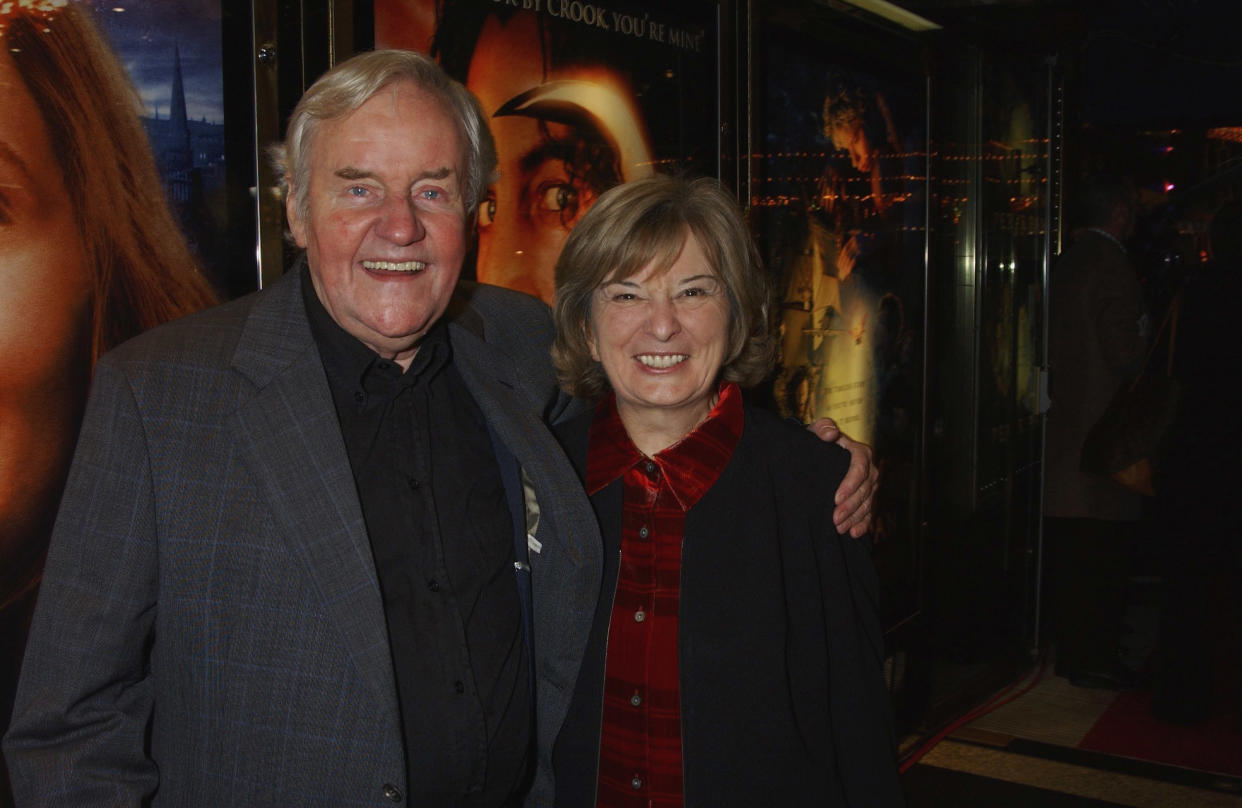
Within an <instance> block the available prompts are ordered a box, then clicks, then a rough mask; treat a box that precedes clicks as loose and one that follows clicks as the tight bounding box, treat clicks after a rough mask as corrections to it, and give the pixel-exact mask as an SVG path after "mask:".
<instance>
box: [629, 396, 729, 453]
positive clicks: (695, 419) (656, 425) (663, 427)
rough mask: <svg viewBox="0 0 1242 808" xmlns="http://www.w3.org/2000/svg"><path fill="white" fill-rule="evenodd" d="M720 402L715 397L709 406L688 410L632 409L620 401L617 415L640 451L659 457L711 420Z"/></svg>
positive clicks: (710, 400) (696, 406) (705, 403)
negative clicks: (708, 419)
mask: <svg viewBox="0 0 1242 808" xmlns="http://www.w3.org/2000/svg"><path fill="white" fill-rule="evenodd" d="M719 399H720V396H719V394H715V395H713V396H712V397H711V398H710V399H708V400H707V401H706V402H702V403H699V404H697V405H692V406H688V407H686V408H684V409H682V408H671V407H670V408H663V407H660V408H653V407H628V406H626V405H624V404H622V402H621V401H619V400H618V401H617V415H619V416H620V417H621V423H622V424H623V425H624V426H625V431H626V434H628V435H629V436H630V440H632V441H633V442H634V446H635V447H637V449H638V451H640V452H642V453H643V454H644V455H646V456H647V457H655V455H657V454H658V453H660V452H662V451H664V450H665V449H667V448H668V447H670V446H672V445H673V444H675V443H678V442H679V441H681V439H682V438H684V437H685V436H686V435H689V434H690V433H691V432H693V431H694V429H695V427H697V426H698V425H699V424H701V423H703V422H704V421H705V420H707V416H708V415H711V412H712V408H714V407H715V406H716V402H717V401H718V400H719Z"/></svg>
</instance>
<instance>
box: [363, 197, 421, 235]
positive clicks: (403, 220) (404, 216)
mask: <svg viewBox="0 0 1242 808" xmlns="http://www.w3.org/2000/svg"><path fill="white" fill-rule="evenodd" d="M375 232H376V233H377V234H378V235H380V236H381V237H382V238H384V239H386V240H388V241H391V242H392V243H393V244H413V243H414V242H416V241H420V240H422V238H423V236H424V235H426V232H427V231H426V229H425V228H424V227H423V223H422V221H421V220H420V219H419V215H418V210H417V209H416V208H415V206H414V200H412V199H410V198H409V197H408V196H392V197H389V198H388V199H386V200H384V206H383V208H382V209H381V211H380V218H379V221H378V222H376V225H375Z"/></svg>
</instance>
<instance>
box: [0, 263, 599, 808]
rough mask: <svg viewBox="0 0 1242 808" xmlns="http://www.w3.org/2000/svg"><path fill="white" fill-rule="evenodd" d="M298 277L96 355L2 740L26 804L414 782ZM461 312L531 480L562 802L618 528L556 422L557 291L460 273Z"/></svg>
mask: <svg viewBox="0 0 1242 808" xmlns="http://www.w3.org/2000/svg"><path fill="white" fill-rule="evenodd" d="M300 277H301V273H300V272H292V273H289V274H288V275H287V276H286V277H284V278H282V279H281V280H280V281H279V282H277V283H276V284H274V285H273V286H272V287H271V288H270V289H268V290H265V291H263V292H260V293H257V294H255V295H252V296H249V297H246V298H243V299H241V300H238V301H234V302H233V303H229V304H226V305H224V306H219V307H217V308H214V309H211V310H209V311H206V312H203V313H201V314H198V315H195V316H192V317H188V318H185V319H183V320H180V321H177V322H174V323H170V324H167V325H165V326H162V327H160V328H158V329H155V330H153V331H151V332H148V333H147V334H145V335H143V336H141V337H139V338H137V339H135V340H132V341H130V342H129V343H127V344H126V345H124V346H122V347H121V348H119V349H117V350H116V351H113V352H112V353H111V354H109V355H108V356H106V357H104V358H103V359H102V360H101V361H100V362H99V365H98V367H97V368H96V371H95V379H94V382H93V387H92V391H91V396H90V401H89V403H88V406H87V413H86V418H85V421H84V423H83V426H82V433H81V437H80V438H79V442H78V449H77V454H76V456H75V458H74V462H73V466H72V469H71V471H70V475H69V481H68V485H67V488H66V491H65V495H64V498H63V501H62V506H61V510H60V514H59V516H58V519H57V524H56V529H55V531H54V534H53V537H52V543H51V550H50V553H49V557H48V563H47V569H46V572H45V575H44V579H43V588H42V591H41V593H40V596H39V602H38V606H37V609H36V612H35V617H34V624H33V628H32V631H31V636H30V642H29V647H28V650H27V653H26V658H25V666H24V670H23V674H22V679H21V683H20V685H19V690H18V695H17V705H16V709H15V711H14V717H13V722H12V727H11V729H10V731H9V734H8V736H7V737H6V739H5V753H6V756H7V758H8V762H9V766H10V770H11V773H12V779H13V787H14V790H15V793H16V796H17V800H18V805H21V806H24V805H41V806H42V805H66V806H74V808H80V807H81V806H93V805H108V806H117V805H137V804H142V803H145V802H147V801H148V800H149V801H150V803H151V804H154V805H176V806H211V808H220V807H221V806H233V805H236V806H261V805H298V806H303V805H322V806H346V805H391V804H395V803H398V802H401V800H402V798H401V795H403V794H404V793H405V792H406V783H405V764H404V753H403V750H402V741H401V727H400V718H399V712H398V708H397V697H396V686H395V683H394V681H393V672H392V661H391V655H390V652H389V646H388V636H387V631H386V628H385V621H384V611H383V606H382V604H381V599H380V591H379V585H378V582H377V578H376V572H375V567H374V562H373V561H372V557H371V547H370V543H369V541H368V538H367V534H366V530H365V527H364V524H363V518H362V511H361V507H360V505H359V502H358V496H357V493H356V490H355V486H354V479H353V475H352V473H351V471H350V466H349V460H348V458H347V456H346V452H345V446H344V443H343V441H342V438H341V432H340V428H339V425H338V422H337V418H336V413H335V410H334V408H333V404H332V398H331V394H330V391H329V389H328V384H327V381H326V378H325V376H324V372H323V368H322V365H321V363H320V359H319V354H318V351H317V348H316V346H315V342H314V340H313V338H312V336H311V332H310V328H309V326H308V324H307V320H306V314H305V309H304V307H303V303H302V298H301V287H300V284H301V280H300ZM445 316H446V317H448V318H449V321H450V329H449V333H450V339H451V341H452V344H453V351H454V357H455V358H454V361H455V363H456V366H457V367H458V369H459V370H460V372H461V375H462V377H463V378H464V380H465V382H466V384H467V386H468V387H469V388H470V391H471V393H472V394H473V395H474V397H475V399H476V400H477V401H478V403H479V406H480V408H481V409H482V410H483V412H484V414H485V416H486V418H487V421H488V424H489V427H490V428H491V431H492V433H493V436H494V438H498V439H499V440H498V442H499V443H500V444H502V446H501V451H498V457H505V456H506V455H507V456H508V458H509V460H508V462H510V463H514V459H516V464H520V470H521V472H523V473H524V475H525V477H526V478H527V479H528V480H529V482H530V484H531V486H532V487H533V489H534V491H535V492H536V495H537V497H538V504H539V513H540V519H539V526H538V532H537V535H536V540H535V541H532V542H530V546H531V548H532V550H531V552H530V554H529V559H530V566H531V570H532V573H531V574H532V576H533V586H534V592H535V594H534V633H535V638H536V640H535V643H536V652H535V656H536V683H537V692H536V701H537V736H538V741H539V744H538V745H539V750H540V751H539V772H538V775H537V781H536V784H535V787H534V792H533V793H532V796H531V798H530V800H528V804H541V805H542V804H549V803H550V800H551V797H550V789H551V775H550V759H549V758H548V755H549V754H550V750H551V748H552V742H553V740H554V738H555V734H556V732H557V731H558V729H559V727H560V725H561V723H562V720H563V718H564V712H565V709H566V706H567V703H568V697H569V694H570V693H571V692H572V690H573V686H574V680H575V678H576V676H577V671H578V665H579V662H580V659H581V653H582V648H583V647H584V645H585V642H586V633H587V631H588V629H589V623H590V620H591V614H592V611H593V609H594V606H595V601H596V597H597V596H598V587H599V574H600V563H599V562H600V559H599V554H600V547H601V542H600V539H599V533H598V529H597V527H596V525H595V520H594V516H593V515H592V512H591V509H590V505H589V504H588V502H587V500H586V497H585V495H584V494H583V492H582V489H581V486H580V484H579V482H578V480H577V477H576V475H575V474H574V472H573V470H572V469H571V468H570V466H569V463H568V461H567V460H566V459H565V457H564V455H563V454H562V452H561V450H560V448H559V447H558V445H557V444H556V442H555V440H554V439H553V438H552V436H551V434H550V432H549V431H548V430H547V428H546V426H545V422H546V421H551V420H554V419H556V418H558V417H559V416H560V415H562V414H563V413H561V412H559V410H560V409H561V408H563V407H565V406H566V404H567V400H566V399H565V398H564V397H561V396H558V395H557V394H556V391H555V385H554V382H553V377H552V372H551V368H550V364H549V360H548V345H549V342H550V339H551V334H552V331H551V321H550V318H549V316H548V311H547V308H546V307H545V306H543V305H542V304H540V303H538V302H536V301H533V300H532V299H530V298H527V297H524V296H521V295H517V294H514V293H510V292H506V291H503V290H498V289H493V288H489V287H474V286H470V285H465V284H463V286H462V288H461V289H459V290H458V295H457V297H456V298H455V299H454V302H453V306H452V307H451V309H450V312H449V313H448V314H446V315H445ZM506 471H510V470H507V469H506ZM511 471H512V473H511V474H509V475H508V476H509V477H511V478H512V479H518V476H519V475H518V473H517V471H518V470H517V469H512V470H511ZM510 502H511V505H512V504H513V503H514V502H516V503H518V505H517V507H518V508H519V509H521V508H522V506H521V503H522V497H521V494H520V492H518V493H517V494H516V498H515V496H514V495H513V492H511V496H510ZM515 516H517V517H518V521H516V524H517V525H518V526H519V528H518V529H521V527H524V526H525V520H524V517H523V516H522V514H521V513H518V514H515ZM536 547H537V548H538V552H535V550H534V548H536Z"/></svg>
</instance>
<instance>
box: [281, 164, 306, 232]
mask: <svg viewBox="0 0 1242 808" xmlns="http://www.w3.org/2000/svg"><path fill="white" fill-rule="evenodd" d="M285 188H286V189H287V190H286V192H285V218H286V219H287V220H288V221H289V233H290V234H291V235H292V236H293V241H294V243H295V244H297V245H298V246H299V247H301V248H302V249H306V222H304V221H302V216H301V214H300V213H299V212H298V203H297V199H298V194H297V190H296V189H295V188H294V186H293V178H292V177H285Z"/></svg>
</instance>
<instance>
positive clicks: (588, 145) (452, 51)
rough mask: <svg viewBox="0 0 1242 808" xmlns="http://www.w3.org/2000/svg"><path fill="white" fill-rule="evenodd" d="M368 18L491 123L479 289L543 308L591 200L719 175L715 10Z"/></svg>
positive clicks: (379, 39) (578, 6)
mask: <svg viewBox="0 0 1242 808" xmlns="http://www.w3.org/2000/svg"><path fill="white" fill-rule="evenodd" d="M374 14H375V28H376V31H375V44H376V47H403V48H411V49H414V50H420V51H423V52H426V53H430V54H431V55H432V56H434V57H435V58H436V59H437V60H439V61H440V63H441V64H442V65H444V67H445V69H446V70H447V71H448V72H449V73H450V74H451V75H453V76H454V77H455V78H457V79H459V80H461V81H462V82H464V83H465V85H466V86H467V87H468V88H469V89H470V90H471V91H472V92H473V93H474V94H475V95H476V96H477V97H478V98H479V101H480V102H481V103H482V105H483V109H484V113H485V114H486V115H487V116H488V121H489V124H490V126H491V129H492V132H493V134H494V135H495V138H496V146H497V150H498V152H499V160H500V165H499V170H500V179H499V180H498V181H497V182H496V183H495V184H494V185H493V186H492V188H491V189H490V191H489V194H488V197H487V199H486V200H485V201H484V202H483V203H482V205H480V209H479V216H478V251H477V259H476V262H475V268H476V276H477V278H478V279H479V280H481V281H485V282H487V283H493V284H497V285H500V286H507V287H509V288H512V289H518V290H520V291H524V292H528V293H530V294H533V295H536V296H538V297H540V298H542V299H543V300H545V301H548V302H551V301H552V298H553V292H554V289H553V286H554V284H553V277H552V273H553V268H554V266H555V263H556V259H557V256H559V255H560V251H561V247H562V246H563V245H564V243H565V239H566V238H567V237H568V235H569V231H570V230H572V229H573V227H574V225H575V224H576V223H577V221H578V220H579V219H580V218H581V217H582V215H583V214H584V213H585V212H586V211H587V209H588V208H590V206H591V204H592V203H593V202H594V201H595V199H596V197H598V196H599V194H600V193H602V192H603V191H605V190H607V189H608V188H610V187H612V186H613V185H616V184H618V183H621V182H624V181H626V180H631V179H637V178H639V177H643V176H647V175H650V174H652V173H654V172H666V173H672V174H681V173H685V174H691V175H706V176H718V175H719V159H720V148H719V143H718V142H719V136H718V128H719V121H720V114H719V110H718V98H719V93H718V88H717V84H718V75H719V68H718V62H717V60H718V51H719V47H718V31H717V22H716V20H717V16H716V15H717V6H716V3H711V2H676V3H661V4H652V3H637V2H627V1H626V0H602V1H601V2H595V3H592V2H578V0H574V2H569V0H506V2H497V0H438V2H437V0H375V4H374ZM467 272H469V268H467Z"/></svg>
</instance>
